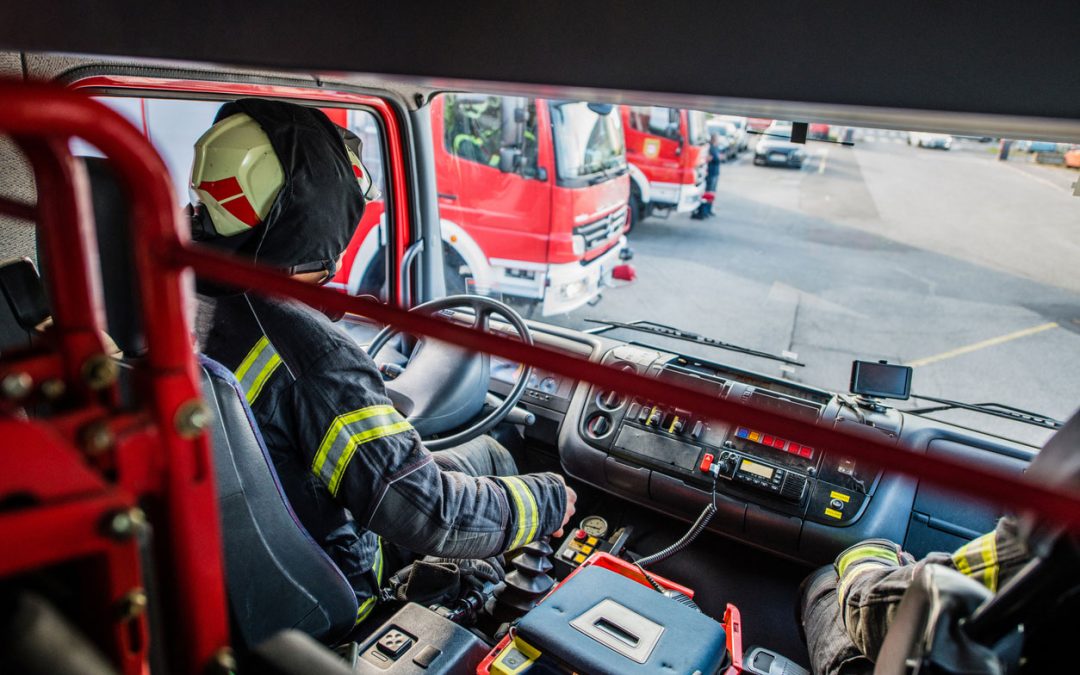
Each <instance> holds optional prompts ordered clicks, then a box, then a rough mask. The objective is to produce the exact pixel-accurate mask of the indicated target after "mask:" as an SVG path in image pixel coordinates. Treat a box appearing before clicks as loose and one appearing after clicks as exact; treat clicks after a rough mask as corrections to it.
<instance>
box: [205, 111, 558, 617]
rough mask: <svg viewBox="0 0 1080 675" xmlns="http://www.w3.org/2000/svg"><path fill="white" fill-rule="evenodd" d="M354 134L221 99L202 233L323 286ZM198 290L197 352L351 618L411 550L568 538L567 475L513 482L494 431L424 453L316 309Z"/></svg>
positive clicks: (336, 243) (353, 161)
mask: <svg viewBox="0 0 1080 675" xmlns="http://www.w3.org/2000/svg"><path fill="white" fill-rule="evenodd" d="M349 140H351V141H352V143H351V144H350V145H347V144H346V143H345V142H343V130H341V129H339V128H338V127H336V126H335V125H334V124H333V123H332V122H331V121H330V120H329V119H328V118H327V117H326V115H324V114H323V113H322V112H321V111H319V110H317V109H314V108H308V107H305V106H299V105H294V104H290V103H284V102H278V101H265V100H258V99H244V100H239V101H235V102H231V103H226V104H225V105H224V106H222V108H221V110H220V111H219V112H218V114H217V117H216V119H215V123H214V125H213V126H212V127H211V128H210V129H209V130H208V131H207V132H206V133H205V134H204V135H203V136H202V137H201V138H200V139H199V140H198V141H197V143H196V146H195V162H194V166H193V168H192V177H191V185H192V188H193V189H194V190H195V192H196V193H197V194H198V196H199V198H200V200H201V203H200V204H199V205H198V206H197V207H196V208H194V209H193V223H192V228H193V235H194V237H195V239H197V240H199V241H202V242H205V243H207V244H209V245H211V246H214V247H216V248H218V249H220V250H224V251H227V252H230V253H232V254H235V255H237V256H240V257H244V258H246V259H248V260H252V261H255V262H258V263H260V264H262V265H268V266H271V267H274V268H277V269H280V270H282V271H284V272H286V273H287V274H290V275H292V276H293V278H295V279H299V280H301V281H305V282H308V283H314V284H321V283H324V282H326V281H327V280H329V279H330V278H331V277H333V276H334V273H335V271H336V269H337V265H338V264H339V263H340V257H341V255H342V252H343V251H344V250H345V247H346V245H347V244H348V242H349V240H350V238H351V236H352V234H353V232H354V230H355V229H356V227H357V225H358V223H359V222H360V216H361V214H362V212H363V209H364V204H365V197H366V196H370V192H369V191H370V189H371V188H370V181H369V180H368V175H367V172H366V170H365V169H364V167H363V166H362V164H361V163H360V160H359V157H360V152H359V147H358V145H357V143H358V139H356V138H355V136H354V137H352V138H350V139H349ZM350 146H352V147H350ZM365 193H368V194H367V195H366V194H365ZM200 296H201V302H200V311H199V318H198V322H197V323H198V334H199V343H200V348H201V349H202V351H203V352H204V353H205V354H207V355H208V356H210V357H211V358H213V359H215V360H217V361H219V362H221V363H222V364H224V365H225V366H226V367H228V368H229V369H231V370H232V371H233V372H234V373H235V375H236V379H237V380H238V381H239V383H240V385H241V387H242V388H243V390H244V392H245V393H246V397H247V400H248V403H249V404H250V406H251V409H252V412H253V413H254V416H255V418H256V420H257V422H258V427H259V430H260V432H261V434H262V436H263V439H264V440H265V443H266V447H267V450H268V452H269V453H270V456H271V458H272V460H273V462H274V465H275V467H276V469H277V473H278V476H279V479H280V481H281V484H282V486H283V488H284V491H285V493H286V496H287V497H288V499H289V502H290V503H291V505H292V507H293V509H294V510H295V512H296V514H297V516H298V517H299V519H300V521H301V522H302V523H303V525H304V526H305V528H307V530H308V532H309V533H310V534H311V535H312V537H313V538H314V539H315V540H316V541H317V542H319V544H321V546H322V547H323V548H324V549H325V550H326V552H327V553H328V554H329V555H330V557H331V559H333V561H334V562H335V563H336V564H337V565H338V567H340V568H341V570H342V572H344V574H345V575H346V577H347V578H348V579H349V581H350V583H351V585H352V587H353V589H354V590H355V592H356V595H357V600H358V603H359V607H360V609H359V612H358V614H357V622H360V621H361V620H363V619H364V618H365V617H366V616H367V615H368V614H369V613H370V612H371V610H372V608H373V606H374V604H375V602H376V598H377V597H378V596H379V590H380V587H381V586H382V585H383V584H384V582H385V580H386V579H387V578H388V576H389V574H388V573H393V572H394V571H395V569H396V566H397V565H398V564H400V563H404V562H407V559H406V558H405V557H404V556H405V555H406V554H405V553H404V552H409V554H419V555H432V556H441V557H446V558H455V559H483V558H489V557H492V556H496V555H498V554H501V553H503V552H504V551H507V550H511V549H514V548H518V547H520V546H522V545H524V544H526V543H528V542H530V541H533V540H535V539H538V538H540V537H545V536H548V535H552V534H553V533H554V534H556V535H559V534H561V529H562V527H563V526H564V525H565V524H566V522H567V520H568V519H569V517H570V515H571V514H572V513H573V510H574V502H575V499H576V496H575V494H574V492H573V490H571V489H570V488H569V487H567V486H566V484H565V483H564V481H563V479H562V478H561V477H560V476H558V475H557V474H554V473H542V474H528V475H514V474H515V473H516V467H515V466H514V461H513V459H512V458H511V457H510V454H509V453H508V452H507V451H506V449H505V448H503V447H502V446H501V445H499V444H498V443H497V442H496V441H494V439H492V438H490V437H487V436H481V437H478V438H477V439H474V440H473V441H471V442H469V443H466V444H464V445H463V446H459V447H457V448H452V449H450V450H446V451H442V452H437V453H432V452H429V451H428V450H427V449H425V448H424V446H423V445H422V444H421V442H420V438H419V436H418V435H417V433H416V431H415V430H414V429H413V428H412V426H411V425H410V424H409V422H408V421H407V420H405V419H404V418H402V416H401V415H400V414H398V412H397V411H396V410H395V409H394V408H393V407H392V406H391V405H390V401H389V399H388V398H387V396H386V392H385V389H384V387H383V383H382V379H381V377H380V374H379V371H378V369H377V368H376V366H375V364H374V363H373V362H372V360H371V358H369V357H368V355H367V354H366V353H365V352H364V351H363V350H362V349H361V348H360V347H359V346H358V345H357V344H356V343H355V342H354V341H353V340H352V339H351V338H349V337H348V336H347V335H346V334H345V333H344V332H343V331H341V330H339V329H338V328H337V327H336V326H334V324H333V322H332V321H331V320H330V319H329V318H328V317H327V316H325V315H324V314H322V313H321V312H319V311H317V310H315V309H313V308H310V307H308V306H306V305H302V304H300V303H296V302H293V301H288V300H279V299H272V298H265V297H262V296H260V295H257V294H254V293H247V292H240V291H232V290H226V289H223V288H218V287H215V286H211V285H207V284H203V285H201V286H200ZM398 551H401V552H402V554H401V555H399V556H397V557H396V558H395V556H394V555H392V554H394V553H395V552H398ZM389 565H394V567H391V568H390V569H385V568H387V567H388V566H389ZM462 567H463V569H476V568H477V566H476V565H472V566H470V565H463V566H462ZM480 567H484V569H486V570H488V571H489V572H490V571H491V568H489V567H486V566H480ZM252 573H257V570H253V571H252Z"/></svg>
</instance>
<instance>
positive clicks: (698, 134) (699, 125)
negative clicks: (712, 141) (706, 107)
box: [686, 110, 709, 145]
mask: <svg viewBox="0 0 1080 675" xmlns="http://www.w3.org/2000/svg"><path fill="white" fill-rule="evenodd" d="M686 117H687V121H688V124H689V127H690V128H689V129H688V132H689V137H688V140H689V142H690V145H704V144H706V143H708V142H709V136H708V134H707V133H706V131H705V113H703V112H701V111H700V110H688V111H686Z"/></svg>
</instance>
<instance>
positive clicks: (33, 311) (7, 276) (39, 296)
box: [0, 258, 49, 354]
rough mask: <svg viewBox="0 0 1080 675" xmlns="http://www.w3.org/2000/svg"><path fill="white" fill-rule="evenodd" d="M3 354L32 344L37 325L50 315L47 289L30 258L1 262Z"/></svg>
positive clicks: (0, 349)
mask: <svg viewBox="0 0 1080 675" xmlns="http://www.w3.org/2000/svg"><path fill="white" fill-rule="evenodd" d="M0 296H3V298H4V300H5V302H3V303H0V354H2V353H5V352H7V351H15V350H19V349H23V348H26V347H29V346H31V344H32V343H33V341H34V337H35V327H36V326H37V325H38V324H40V323H41V322H42V321H44V320H45V319H47V318H49V306H48V301H47V300H46V298H45V288H44V286H43V285H42V283H41V278H40V277H38V274H37V270H35V269H34V264H33V263H32V262H30V260H29V259H27V258H21V259H19V260H12V261H9V262H6V263H3V264H0Z"/></svg>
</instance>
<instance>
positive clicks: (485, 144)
mask: <svg viewBox="0 0 1080 675" xmlns="http://www.w3.org/2000/svg"><path fill="white" fill-rule="evenodd" d="M445 111H446V112H445V119H444V127H445V129H446V131H445V139H444V140H445V142H446V149H447V150H449V151H450V153H451V154H453V155H456V156H458V157H460V158H462V159H467V160H469V161H471V162H478V163H480V164H486V165H488V166H498V164H499V148H500V147H501V145H502V126H503V124H502V122H503V99H502V98H500V97H498V96H487V95H484V94H448V95H447V97H446V106H445ZM533 124H534V126H535V115H534V123H533ZM534 135H535V134H534Z"/></svg>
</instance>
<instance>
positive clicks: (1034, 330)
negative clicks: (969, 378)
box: [907, 321, 1058, 368]
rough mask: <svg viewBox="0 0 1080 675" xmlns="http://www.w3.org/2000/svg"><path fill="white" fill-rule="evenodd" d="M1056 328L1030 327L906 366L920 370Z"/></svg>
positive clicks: (911, 362) (1055, 326)
mask: <svg viewBox="0 0 1080 675" xmlns="http://www.w3.org/2000/svg"><path fill="white" fill-rule="evenodd" d="M1057 327H1058V324H1057V322H1056V321H1051V322H1050V323H1044V324H1042V325H1039V326H1032V327H1031V328H1025V329H1023V330H1018V331H1016V332H1013V333H1008V334H1006V335H999V336H998V337H996V338H990V339H989V340H983V341H982V342H976V343H974V344H970V345H967V346H964V347H958V348H956V349H951V350H949V351H947V352H942V353H940V354H935V355H934V356H928V357H926V358H924V359H916V360H914V361H909V362H908V363H907V365H909V366H911V367H912V368H920V367H922V366H928V365H930V364H931V363H937V362H938V361H944V360H945V359H951V358H953V357H954V356H960V355H962V354H970V353H971V352H975V351H978V350H980V349H986V348H987V347H993V346H995V345H1000V344H1004V343H1006V342H1011V341H1012V340H1018V339H1020V338H1022V337H1027V336H1029V335H1035V334H1036V333H1041V332H1043V331H1045V330H1050V329H1051V328H1057Z"/></svg>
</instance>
